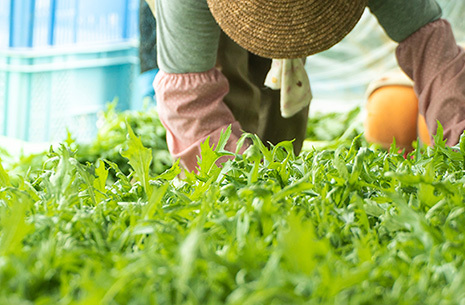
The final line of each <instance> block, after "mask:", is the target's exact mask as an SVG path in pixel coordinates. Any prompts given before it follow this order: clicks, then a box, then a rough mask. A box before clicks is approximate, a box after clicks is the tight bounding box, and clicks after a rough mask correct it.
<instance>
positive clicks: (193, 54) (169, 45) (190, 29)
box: [155, 0, 220, 73]
mask: <svg viewBox="0 0 465 305" xmlns="http://www.w3.org/2000/svg"><path fill="white" fill-rule="evenodd" d="M155 7H156V9H155V13H156V20H157V53H158V65H159V67H160V70H163V71H165V72H167V73H191V72H192V73H193V72H205V71H208V70H210V69H212V68H213V67H214V66H215V63H216V56H217V52H218V42H219V36H220V28H219V26H218V24H217V23H216V21H215V19H214V18H213V16H212V14H211V13H210V9H209V8H208V4H207V2H206V0H156V1H155Z"/></svg>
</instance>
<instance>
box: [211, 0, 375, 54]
mask: <svg viewBox="0 0 465 305" xmlns="http://www.w3.org/2000/svg"><path fill="white" fill-rule="evenodd" d="M207 2H208V6H209V8H210V11H211V13H212V15H213V17H214V18H215V20H216V21H217V23H218V24H219V26H220V27H221V29H222V30H223V31H224V32H225V33H226V34H227V35H228V36H229V37H231V39H232V40H234V41H235V42H236V43H237V44H239V45H240V46H242V47H243V48H245V49H246V50H248V51H250V52H252V53H255V54H257V55H260V56H262V57H267V58H302V57H306V56H309V55H312V54H315V53H319V52H321V51H324V50H327V49H329V48H331V47H332V46H333V45H335V44H336V43H338V42H339V41H341V40H342V39H343V38H344V37H345V36H346V35H347V34H348V33H349V32H350V31H352V29H353V28H354V27H355V25H356V24H357V23H358V21H359V20H360V18H361V16H362V14H363V11H364V9H365V7H366V4H367V0H207Z"/></svg>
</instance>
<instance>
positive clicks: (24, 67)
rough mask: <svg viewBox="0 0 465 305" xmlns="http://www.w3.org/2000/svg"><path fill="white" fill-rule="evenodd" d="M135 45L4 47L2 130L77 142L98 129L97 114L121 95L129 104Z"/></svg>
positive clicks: (122, 105)
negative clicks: (41, 48) (42, 48)
mask: <svg viewBox="0 0 465 305" xmlns="http://www.w3.org/2000/svg"><path fill="white" fill-rule="evenodd" d="M138 72H139V66H138V52H137V46H136V45H134V44H118V45H112V46H111V47H110V46H108V47H106V48H104V49H102V48H101V47H100V48H98V49H94V50H91V49H88V48H87V49H84V48H81V49H77V50H76V49H73V50H71V49H68V50H66V49H62V48H61V49H51V50H48V51H46V52H37V51H36V50H34V51H32V50H31V51H22V52H18V51H15V52H11V51H8V52H5V51H4V52H0V134H1V135H4V136H7V137H12V138H17V139H21V140H25V141H29V142H55V141H62V140H64V139H65V138H66V136H67V129H69V130H70V131H71V133H72V134H73V136H74V137H75V138H77V139H78V140H79V141H89V140H91V139H92V138H93V137H94V136H95V134H96V131H97V126H96V123H97V114H98V113H99V112H100V111H102V110H104V108H105V105H106V103H107V102H110V101H112V100H113V99H114V98H118V99H119V103H118V109H120V110H124V109H129V108H130V107H131V99H132V96H133V95H134V93H133V87H134V81H135V78H136V76H137V74H138Z"/></svg>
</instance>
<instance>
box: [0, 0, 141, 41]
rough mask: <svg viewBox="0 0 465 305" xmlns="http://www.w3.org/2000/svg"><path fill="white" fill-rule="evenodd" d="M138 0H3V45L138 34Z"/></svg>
mask: <svg viewBox="0 0 465 305" xmlns="http://www.w3.org/2000/svg"><path fill="white" fill-rule="evenodd" d="M138 9H139V1H138V0H98V1H91V0H0V48H15V47H21V48H22V47H26V48H31V47H43V46H62V45H70V44H86V43H106V42H119V41H126V40H130V39H135V38H137V37H138V30H137V29H138V17H139V14H138Z"/></svg>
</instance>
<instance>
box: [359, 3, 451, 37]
mask: <svg viewBox="0 0 465 305" xmlns="http://www.w3.org/2000/svg"><path fill="white" fill-rule="evenodd" d="M368 8H369V9H370V11H371V12H372V14H374V15H375V16H376V18H377V19H378V22H379V24H380V25H381V26H382V27H383V28H384V30H385V31H386V34H388V36H389V37H391V39H392V40H394V41H396V42H401V41H403V40H404V39H406V38H407V37H409V36H410V35H412V34H413V33H415V32H416V31H417V30H419V29H420V28H421V27H423V26H424V25H426V24H428V23H430V22H432V21H434V20H437V19H439V18H440V17H441V14H442V10H441V7H440V6H439V4H438V3H437V2H436V1H435V0H369V1H368Z"/></svg>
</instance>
